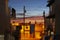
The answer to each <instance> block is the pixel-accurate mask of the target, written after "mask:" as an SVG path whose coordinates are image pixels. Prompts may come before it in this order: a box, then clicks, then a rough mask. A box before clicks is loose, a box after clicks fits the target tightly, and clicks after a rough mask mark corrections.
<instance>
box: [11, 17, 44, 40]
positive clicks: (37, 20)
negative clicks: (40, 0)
mask: <svg viewBox="0 0 60 40" xmlns="http://www.w3.org/2000/svg"><path fill="white" fill-rule="evenodd" d="M23 23H24V19H23V18H16V19H12V20H11V24H12V28H13V30H15V29H16V27H15V26H17V25H21V26H22V29H21V40H36V39H37V40H40V39H41V37H42V34H43V33H44V18H43V17H42V16H32V17H26V18H25V25H24V24H23ZM31 25H32V27H31ZM31 28H32V29H31ZM31 30H34V31H33V32H32V33H30V32H31ZM24 33H25V34H24Z"/></svg>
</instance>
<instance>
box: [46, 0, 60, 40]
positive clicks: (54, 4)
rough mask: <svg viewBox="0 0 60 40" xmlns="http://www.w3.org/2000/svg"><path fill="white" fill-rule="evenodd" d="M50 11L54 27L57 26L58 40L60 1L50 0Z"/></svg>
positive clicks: (58, 35)
mask: <svg viewBox="0 0 60 40" xmlns="http://www.w3.org/2000/svg"><path fill="white" fill-rule="evenodd" d="M47 6H48V7H49V8H50V9H49V10H50V17H49V18H52V19H53V20H52V21H53V25H54V26H55V27H54V29H55V35H56V40H59V39H60V31H59V29H60V22H59V21H60V0H48V5H47Z"/></svg>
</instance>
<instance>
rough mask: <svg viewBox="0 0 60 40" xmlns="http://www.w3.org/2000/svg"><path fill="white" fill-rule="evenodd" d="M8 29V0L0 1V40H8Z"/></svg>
mask: <svg viewBox="0 0 60 40" xmlns="http://www.w3.org/2000/svg"><path fill="white" fill-rule="evenodd" d="M9 29H10V14H9V12H8V0H0V40H8V39H7V38H8V37H7V35H8V33H6V32H8V31H9Z"/></svg>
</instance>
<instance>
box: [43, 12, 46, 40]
mask: <svg viewBox="0 0 60 40" xmlns="http://www.w3.org/2000/svg"><path fill="white" fill-rule="evenodd" d="M43 17H44V35H43V40H45V38H44V36H45V35H46V18H45V11H43Z"/></svg>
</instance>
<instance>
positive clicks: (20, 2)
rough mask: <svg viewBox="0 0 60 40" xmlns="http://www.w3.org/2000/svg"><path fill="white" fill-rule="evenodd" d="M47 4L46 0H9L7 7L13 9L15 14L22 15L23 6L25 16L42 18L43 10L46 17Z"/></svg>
mask: <svg viewBox="0 0 60 40" xmlns="http://www.w3.org/2000/svg"><path fill="white" fill-rule="evenodd" d="M47 4H48V2H47V0H9V7H11V8H15V9H16V13H23V6H25V7H26V11H27V12H26V14H27V15H30V16H42V15H43V11H44V10H45V12H46V15H48V11H49V8H48V7H47V6H46V5H47ZM17 17H19V16H17Z"/></svg>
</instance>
